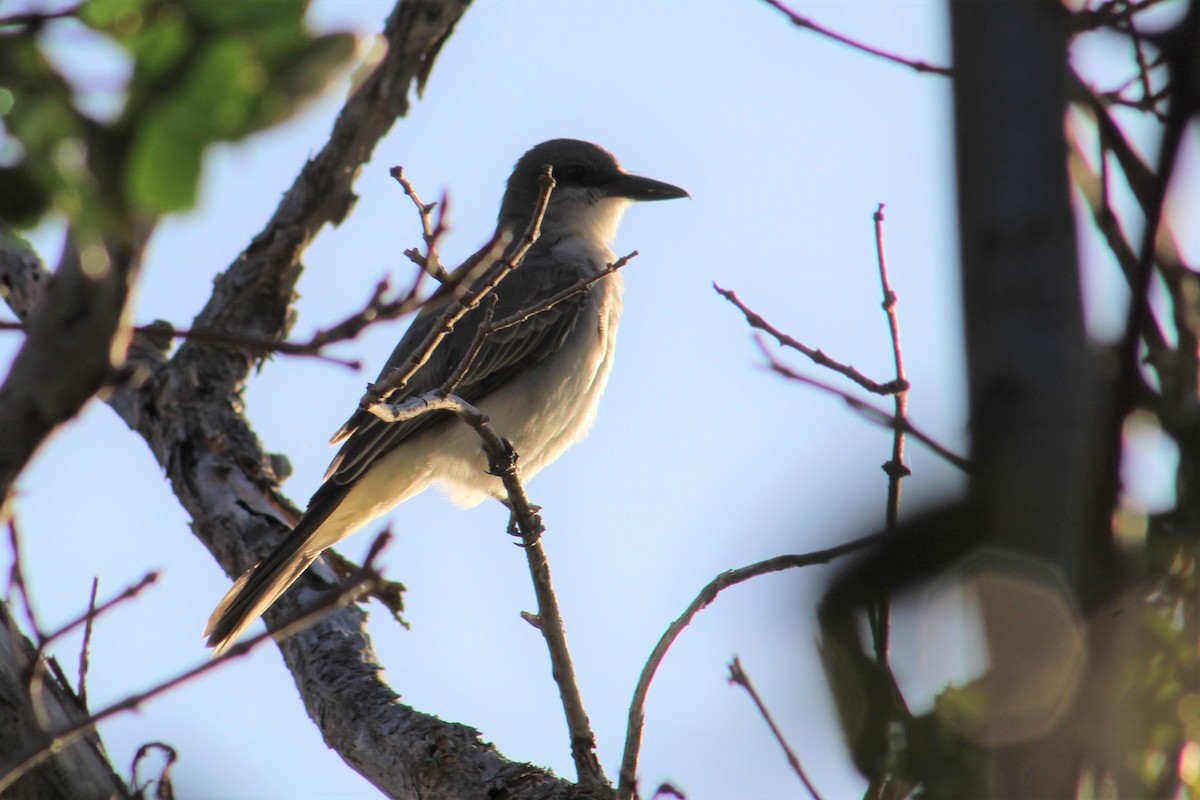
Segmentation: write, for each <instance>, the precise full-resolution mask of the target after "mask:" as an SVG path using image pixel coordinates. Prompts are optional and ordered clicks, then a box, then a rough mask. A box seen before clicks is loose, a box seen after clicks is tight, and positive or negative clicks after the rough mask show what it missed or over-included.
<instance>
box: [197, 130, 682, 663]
mask: <svg viewBox="0 0 1200 800" xmlns="http://www.w3.org/2000/svg"><path fill="white" fill-rule="evenodd" d="M546 166H549V167H550V170H551V174H552V175H553V178H554V180H555V182H556V184H555V185H554V187H553V190H552V191H550V195H549V202H548V205H546V206H545V210H544V215H543V216H542V219H541V235H540V238H538V239H537V241H536V242H535V243H534V244H533V245H532V246H531V247H529V249H528V251H527V252H526V254H525V258H524V261H523V263H521V264H520V265H519V266H518V267H517V268H516V269H515V270H513V271H511V272H510V273H508V274H507V275H505V277H503V279H502V280H501V281H500V283H499V284H497V285H496V287H495V289H494V290H493V291H492V294H493V295H494V296H495V301H494V306H493V307H492V308H490V309H489V310H488V311H487V312H485V309H484V307H482V306H480V307H476V308H474V309H473V310H471V311H469V312H467V313H466V314H465V315H464V316H463V317H462V318H461V319H459V320H458V321H457V322H455V323H454V325H453V327H452V329H451V330H449V331H448V332H445V331H443V332H444V333H445V338H444V339H442V340H441V341H440V343H439V344H438V346H437V347H436V349H434V350H433V351H432V353H431V354H430V355H429V357H428V360H426V361H425V362H424V363H423V364H422V365H421V366H420V368H419V369H417V371H416V372H415V373H414V374H413V375H412V377H411V378H410V379H409V380H408V381H407V382H405V383H404V384H403V386H402V387H401V388H399V389H397V390H395V391H393V392H392V393H391V395H390V396H389V397H388V398H387V399H388V401H389V402H391V403H396V402H398V401H401V400H404V399H407V398H410V397H416V396H419V395H421V394H423V393H425V392H429V391H433V390H437V389H439V388H440V387H443V386H444V385H445V384H446V383H447V381H448V380H449V379H452V378H453V379H456V380H455V385H454V388H453V391H454V393H455V394H456V395H458V396H459V397H461V398H462V399H464V400H466V401H467V402H468V403H471V404H473V405H475V406H477V407H479V408H480V409H482V410H483V411H484V412H485V413H486V414H487V415H488V416H489V417H490V418H491V421H492V425H493V426H494V428H495V429H496V430H497V431H498V432H499V434H500V435H501V436H503V437H505V438H506V439H507V440H508V441H509V442H510V443H511V445H512V447H513V449H514V450H515V452H516V453H517V454H518V456H519V458H520V461H519V464H520V471H521V475H522V477H523V478H530V477H532V476H533V475H534V474H536V473H537V472H538V471H539V470H541V469H542V468H543V467H545V466H546V465H547V464H549V463H551V462H552V461H554V460H555V459H556V458H558V457H559V456H560V455H562V454H563V452H564V451H565V450H566V449H567V448H568V447H570V446H571V444H573V443H574V442H576V441H577V440H579V439H580V438H582V437H583V436H584V435H585V434H586V433H587V431H588V428H589V427H591V424H592V422H593V420H594V419H595V417H596V408H597V405H598V404H599V402H600V395H601V393H602V392H603V391H604V386H605V384H606V383H607V382H608V374H609V371H610V370H611V369H612V364H613V347H614V345H615V344H616V335H617V322H618V320H619V319H620V315H621V276H620V274H619V273H615V272H614V273H612V274H608V275H605V276H604V277H603V278H601V279H600V280H599V281H597V282H596V283H595V284H593V285H591V286H590V287H589V288H587V289H586V290H583V291H580V292H578V293H575V294H572V295H571V296H569V297H567V298H566V299H563V300H561V301H560V302H557V303H555V304H553V305H551V306H549V307H546V301H547V300H549V299H550V298H552V297H554V296H555V295H558V294H560V293H561V292H563V291H565V290H567V289H569V288H570V287H572V286H577V285H578V284H579V283H580V281H581V280H583V279H587V278H592V277H595V276H597V275H598V274H600V273H601V272H602V271H603V270H604V269H605V267H606V266H607V265H609V264H612V263H613V262H614V261H615V260H616V256H615V254H614V253H613V252H612V250H611V249H609V244H610V243H611V242H612V241H613V239H614V238H615V237H616V233H617V225H618V223H619V222H620V220H621V215H622V214H623V212H624V211H625V208H626V207H627V206H628V205H629V204H630V203H631V202H634V201H642V200H669V199H672V198H679V197H687V196H688V194H687V192H685V191H684V190H683V189H680V188H679V187H677V186H672V185H671V184H668V183H663V182H661V181H656V180H652V179H650V178H643V177H640V176H638V175H631V174H630V173H628V172H626V171H625V170H624V169H622V168H621V165H620V164H619V163H618V162H617V160H616V159H615V158H614V157H613V156H612V154H611V153H609V152H608V151H607V150H604V149H603V148H601V147H598V146H597V145H594V144H591V143H589V142H582V141H578V140H575V139H554V140H551V141H548V142H543V143H542V144H539V145H538V146H536V147H534V148H533V149H532V150H530V151H529V152H528V153H526V154H525V155H524V156H522V157H521V159H520V160H519V161H518V162H517V164H516V167H515V168H514V169H513V173H512V176H511V177H510V178H509V179H508V185H507V188H506V190H505V193H504V199H503V201H502V202H501V205H500V215H499V220H498V225H497V231H498V238H497V239H495V240H493V241H502V242H503V241H507V242H509V244H508V245H507V247H506V248H505V250H504V252H503V254H502V255H501V256H500V260H499V261H495V255H494V254H493V255H492V256H491V260H493V261H495V264H501V265H502V264H503V263H504V261H505V259H511V258H513V256H514V255H515V254H516V252H517V248H519V247H521V242H520V238H521V237H522V235H523V234H524V233H526V232H527V230H528V229H529V228H530V223H531V221H532V220H533V219H534V214H535V209H537V208H538V206H539V203H540V201H541V199H542V198H543V197H544V194H543V191H544V190H543V188H542V187H541V185H540V183H539V177H540V176H542V175H543V174H544V172H545V168H546ZM485 250H486V248H485ZM484 252H485V251H481V252H480V255H479V258H478V259H473V261H475V262H476V263H475V264H473V263H472V261H468V263H467V264H464V265H463V267H462V268H460V270H459V271H458V273H459V275H458V277H459V279H460V280H463V278H462V275H461V274H462V273H471V275H470V276H469V277H467V278H466V279H465V280H468V281H470V280H475V281H476V282H477V283H476V285H478V282H479V281H486V280H488V277H489V275H490V274H493V273H492V272H491V270H490V269H488V265H487V264H486V263H478V262H479V261H480V259H483V258H486V256H485V255H483V254H484ZM493 266H494V265H493ZM450 285H451V286H452V285H453V281H452V282H451V283H450ZM468 291H470V289H469V288H468ZM460 296H461V292H454V291H450V290H449V289H448V288H447V287H443V288H442V290H440V291H439V292H438V293H437V294H435V295H434V297H433V298H432V299H431V301H430V302H429V303H428V304H427V305H426V306H425V307H424V308H423V309H422V311H421V313H420V314H419V315H418V316H417V317H416V319H415V320H414V321H413V324H412V325H411V327H410V328H409V329H408V331H407V332H406V333H405V334H404V337H403V338H402V339H401V340H400V343H399V344H398V345H397V346H396V349H395V351H394V352H393V353H392V356H391V358H390V359H388V362H387V365H386V366H385V367H384V368H383V372H382V373H381V374H380V380H381V381H383V380H384V379H385V378H386V377H387V376H388V375H389V374H391V373H392V371H393V370H394V369H397V368H400V367H402V366H403V365H405V364H409V363H412V362H413V360H414V353H417V354H418V355H420V354H419V353H418V351H419V350H420V348H421V347H422V344H423V343H425V342H427V337H428V336H429V335H430V333H431V331H434V330H435V329H436V326H437V325H438V323H439V320H440V319H441V318H442V317H443V313H444V312H445V311H446V309H447V308H449V307H451V306H452V304H454V303H456V302H460V301H459V299H458V298H459V297H460ZM530 310H537V311H538V313H535V314H532V315H531V316H528V317H527V318H524V319H523V320H522V321H520V322H518V323H517V324H515V325H510V326H508V327H505V328H503V329H500V330H495V331H493V332H491V333H489V334H487V335H486V336H483V335H482V334H481V332H480V328H481V326H483V325H484V324H486V320H487V318H488V316H489V314H490V315H491V317H492V319H494V320H497V321H499V320H503V319H504V318H506V317H513V316H514V315H515V316H517V317H522V316H523V314H522V312H526V311H530ZM417 360H419V359H417ZM464 361H466V362H468V363H467V364H466V366H465V369H464V368H463V362H464ZM338 442H344V443H343V444H342V448H341V450H340V451H339V452H338V454H337V457H336V458H334V460H333V463H332V464H331V465H330V467H329V471H328V473H327V474H326V480H325V483H324V484H323V485H322V486H321V487H320V488H319V489H317V491H316V493H315V494H314V495H313V496H312V499H311V500H310V501H309V504H308V510H307V511H306V512H305V514H304V516H303V517H302V518H301V519H300V521H299V522H298V523H297V524H296V527H295V528H294V529H293V530H292V532H291V534H289V535H288V537H287V538H286V539H284V540H283V542H282V543H280V544H279V546H278V547H276V548H275V550H274V551H273V552H272V553H271V554H270V555H268V556H267V557H266V558H265V559H263V560H262V561H261V562H260V563H259V564H258V565H257V566H255V567H253V568H252V569H250V570H249V571H248V572H246V573H245V574H244V575H242V576H241V577H240V578H238V580H237V581H236V582H235V583H234V585H233V588H231V589H230V590H229V593H228V594H226V595H225V597H224V599H222V600H221V602H220V603H219V604H218V605H217V608H216V610H214V611H213V613H212V617H211V618H210V619H209V621H208V627H207V629H206V630H205V635H206V636H207V637H208V645H209V646H210V647H214V648H216V652H217V653H219V652H221V650H223V649H224V648H225V647H227V646H228V645H229V644H230V643H231V642H232V641H233V640H234V639H236V638H237V637H238V636H240V635H241V634H242V632H243V631H245V630H246V628H247V627H249V626H250V625H251V623H253V622H254V620H256V619H257V618H258V617H259V616H261V615H262V614H263V613H264V612H265V611H266V610H267V609H268V608H270V606H271V604H272V603H274V602H275V601H276V600H277V599H278V598H279V596H280V595H282V594H283V593H284V591H286V590H287V588H288V587H289V586H291V585H292V583H294V582H295V581H296V580H297V579H298V578H299V577H300V576H301V575H302V574H303V573H304V571H305V570H306V569H308V567H309V565H311V564H312V562H313V561H314V560H316V558H317V556H319V555H320V554H321V553H322V552H323V551H324V550H325V549H327V548H329V547H332V546H333V545H334V544H336V543H337V542H339V541H341V540H342V539H344V538H345V537H347V536H349V535H350V534H352V533H354V532H355V531H357V530H359V529H360V528H362V527H363V526H364V525H366V524H368V523H369V522H371V521H372V520H374V519H377V518H378V517H380V516H382V515H384V514H386V513H387V512H388V511H390V510H391V509H393V508H395V507H396V506H397V505H399V504H400V503H402V502H404V501H405V500H407V499H408V498H410V497H413V496H414V495H416V494H418V493H420V492H422V491H424V490H425V489H426V488H428V487H429V486H431V485H433V484H438V485H439V486H441V487H442V488H444V489H445V490H447V491H448V493H449V494H450V496H451V498H452V499H453V500H454V501H455V502H457V503H459V504H460V505H462V506H472V505H476V504H477V503H479V502H481V501H483V500H484V499H485V498H487V497H497V498H500V499H502V500H503V499H505V493H504V488H503V486H502V485H501V483H500V481H499V480H498V479H497V478H496V477H495V476H493V475H491V474H489V472H488V464H487V459H486V457H485V456H484V453H483V450H482V448H481V445H480V440H479V438H478V436H477V435H476V433H475V432H474V431H472V430H471V429H470V428H469V427H468V426H467V425H465V424H463V423H461V422H459V421H458V420H457V419H455V418H454V416H453V415H452V414H451V413H450V412H447V411H433V412H430V413H427V414H424V415H422V416H418V417H415V418H412V419H407V420H404V421H400V422H394V423H386V422H384V421H382V420H381V419H379V418H378V417H376V416H375V415H374V414H372V413H371V412H370V411H368V410H364V409H359V410H358V411H356V412H355V413H354V415H353V416H352V417H351V418H350V420H349V421H348V422H347V423H346V424H345V425H344V426H342V428H341V430H339V431H338V433H337V434H335V436H334V439H333V443H334V444H336V443H338Z"/></svg>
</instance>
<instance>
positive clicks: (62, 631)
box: [26, 572, 158, 727]
mask: <svg viewBox="0 0 1200 800" xmlns="http://www.w3.org/2000/svg"><path fill="white" fill-rule="evenodd" d="M157 580H158V573H157V572H148V573H146V574H145V575H143V576H142V579H141V580H140V581H138V582H137V583H136V584H133V585H132V586H128V587H126V588H125V590H124V591H122V592H121V593H120V594H118V595H117V596H116V597H114V598H112V599H111V600H107V601H105V602H104V603H101V604H100V606H99V607H98V608H95V609H93V608H91V607H89V608H88V610H87V611H86V612H84V613H83V614H80V615H79V616H78V617H76V618H75V619H73V620H71V621H70V622H68V623H66V624H65V625H63V626H61V627H60V628H58V630H56V631H53V632H51V633H49V634H43V635H39V637H38V642H37V650H36V652H35V654H34V659H33V663H32V664H31V665H30V668H29V675H28V676H27V680H26V691H28V693H29V699H30V701H31V702H32V704H33V712H34V715H35V716H36V717H37V718H38V721H39V722H40V723H41V724H42V726H43V727H49V726H50V716H49V712H48V711H47V709H46V707H45V703H44V701H43V697H44V694H43V692H42V688H43V684H44V683H45V678H46V665H47V664H48V663H52V662H50V661H48V660H47V659H46V658H44V656H45V655H46V651H47V650H48V649H49V647H50V645H51V644H53V643H54V642H55V641H56V640H58V639H60V638H62V637H63V636H66V635H67V634H68V633H70V632H71V631H73V630H75V629H76V628H78V627H79V626H80V625H84V626H89V627H90V625H91V621H92V620H93V619H95V617H96V615H97V614H104V613H106V612H108V611H109V610H110V609H112V608H113V607H114V606H117V605H119V604H121V603H123V602H125V601H126V600H130V599H132V598H134V597H137V596H138V595H139V594H141V593H142V591H143V590H144V589H145V588H146V587H148V586H150V585H151V584H153V583H154V582H155V581H157ZM80 658H81V659H82V658H83V656H82V655H81V656H80ZM82 681H83V675H82V674H81V675H80V682H81V684H82ZM62 683H63V685H64V686H67V685H69V682H68V681H66V680H63V681H62ZM85 707H86V706H85Z"/></svg>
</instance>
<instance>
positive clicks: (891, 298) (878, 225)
mask: <svg viewBox="0 0 1200 800" xmlns="http://www.w3.org/2000/svg"><path fill="white" fill-rule="evenodd" d="M883 209H884V205H883V203H880V204H879V208H877V209H876V210H875V214H874V216H873V217H872V219H873V220H874V222H875V253H876V256H877V260H878V263H879V286H880V290H881V291H882V292H883V313H884V314H886V315H887V321H888V333H889V335H890V336H891V340H892V360H893V362H894V363H895V365H896V377H895V379H894V381H893V383H896V384H898V385H902V386H904V388H903V389H901V390H900V391H898V392H896V393H895V394H894V395H893V396H892V399H893V401H894V403H895V412H894V418H895V419H896V420H898V421H899V422H900V423H904V422H906V421H907V420H908V389H909V383H908V376H907V375H906V374H905V372H904V355H903V351H902V350H901V348H900V316H899V314H897V313H896V293H895V292H893V291H892V286H891V283H890V281H889V280H888V271H887V257H886V255H885V251H884V247H883ZM883 471H884V472H885V473H886V474H887V476H888V493H887V514H886V527H885V529H884V530H886V531H887V532H888V533H894V532H895V531H896V526H897V524H898V522H899V519H900V482H901V481H902V480H904V478H905V477H907V476H908V475H910V474H912V472H911V470H909V468H908V467H907V466H906V465H905V463H904V427H903V425H902V424H901V425H897V426H896V427H895V428H894V429H893V431H892V457H891V459H890V460H889V461H888V462H887V463H885V464H884V465H883ZM889 614H890V611H889V607H888V602H887V601H886V600H884V601H883V602H881V603H879V604H877V605H875V606H874V607H873V608H872V609H871V612H870V616H871V630H872V633H873V634H874V639H875V660H876V661H878V662H879V663H880V664H882V663H884V662H886V661H887V653H888V628H889V624H888V617H889Z"/></svg>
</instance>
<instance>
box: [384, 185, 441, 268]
mask: <svg viewBox="0 0 1200 800" xmlns="http://www.w3.org/2000/svg"><path fill="white" fill-rule="evenodd" d="M388 174H389V175H391V176H392V177H393V178H395V179H396V182H397V183H399V184H400V185H401V186H402V187H404V193H405V194H406V195H408V196H409V197H410V198H411V199H412V201H413V205H415V206H416V207H417V214H419V215H420V217H421V237H422V238H423V239H424V240H425V255H423V256H421V255H420V254H414V253H413V251H405V253H404V254H405V255H406V256H408V257H409V259H410V260H411V261H412V262H413V263H414V264H416V265H417V266H419V267H420V268H421V269H423V270H424V271H425V272H426V273H427V274H428V275H429V276H430V277H432V278H433V279H434V280H436V281H437V282H438V283H441V284H443V285H444V284H447V283H449V282H450V275H449V274H448V273H447V272H446V269H445V268H444V267H443V266H442V262H441V260H440V259H439V258H438V253H437V243H438V240H439V239H441V238H442V234H444V233H445V232H446V224H445V220H446V207H447V205H448V203H449V199H448V198H447V196H446V195H445V194H443V195H442V202H441V203H440V204H438V203H429V204H426V203H424V202H422V201H421V198H420V197H419V196H418V195H417V190H416V189H414V188H413V185H412V183H411V182H410V181H409V180H408V178H407V177H405V175H404V167H401V166H395V167H392V168H391V170H389V171H388ZM435 208H436V209H438V218H437V223H436V224H435V223H434V222H433V210H434V209H435Z"/></svg>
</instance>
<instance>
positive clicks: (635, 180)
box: [604, 174, 691, 201]
mask: <svg viewBox="0 0 1200 800" xmlns="http://www.w3.org/2000/svg"><path fill="white" fill-rule="evenodd" d="M604 193H605V194H606V195H608V196H609V197H624V198H625V199H626V200H641V201H645V200H674V199H676V198H679V197H691V195H690V194H688V193H687V192H685V191H684V190H683V189H680V188H679V187H678V186H672V185H671V184H669V183H663V182H662V181H656V180H654V179H653V178H643V177H642V176H641V175H628V174H627V175H622V176H621V177H619V178H617V179H616V180H612V181H609V182H608V183H607V184H606V185H605V186H604Z"/></svg>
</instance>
